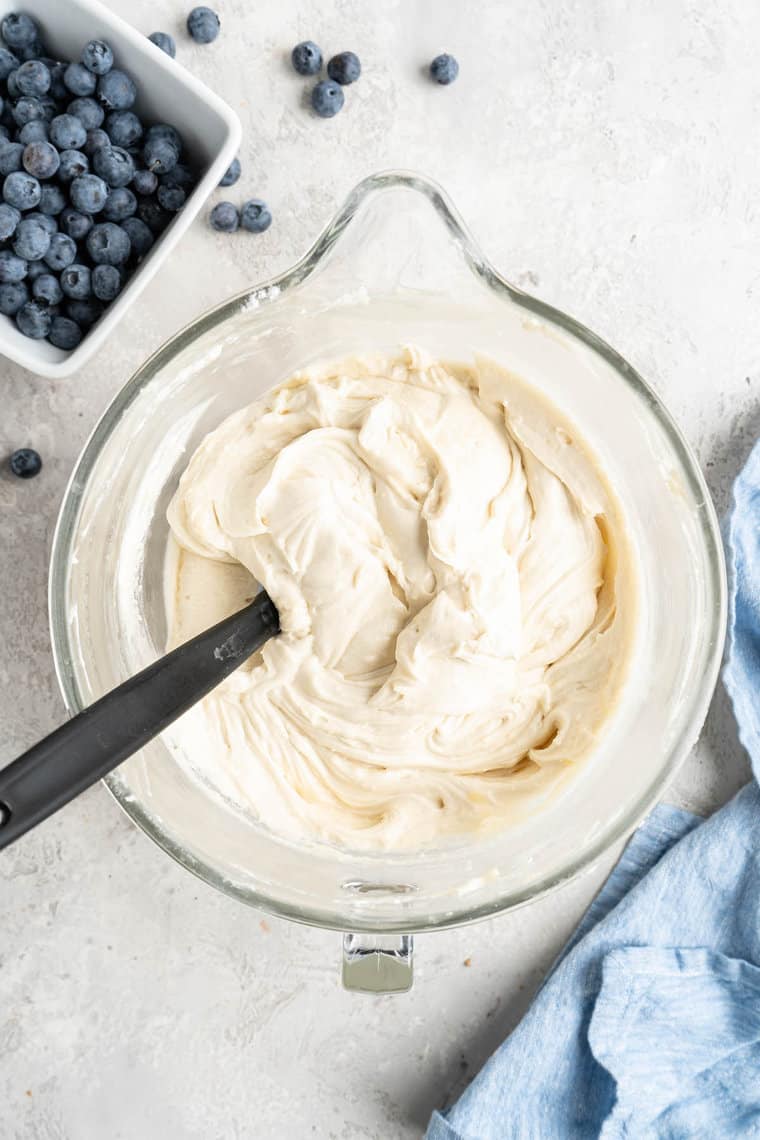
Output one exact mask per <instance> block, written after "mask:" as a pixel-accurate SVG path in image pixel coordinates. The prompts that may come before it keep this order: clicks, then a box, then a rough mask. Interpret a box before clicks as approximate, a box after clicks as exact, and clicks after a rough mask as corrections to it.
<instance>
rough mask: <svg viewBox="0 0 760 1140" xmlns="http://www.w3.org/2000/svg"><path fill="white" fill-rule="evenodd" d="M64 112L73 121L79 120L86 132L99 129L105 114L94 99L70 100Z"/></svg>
mask: <svg viewBox="0 0 760 1140" xmlns="http://www.w3.org/2000/svg"><path fill="white" fill-rule="evenodd" d="M66 111H67V113H68V114H69V115H73V116H74V118H75V119H79V121H80V123H81V124H82V126H83V127H84V129H85V130H86V131H91V130H94V129H95V128H96V127H99V126H100V125H101V123H102V122H103V119H104V118H105V114H106V113H105V111H104V110H103V108H102V107H101V105H100V103H96V102H95V100H94V99H90V98H83V99H72V100H71V102H70V103H69V105H68V107H67V108H66Z"/></svg>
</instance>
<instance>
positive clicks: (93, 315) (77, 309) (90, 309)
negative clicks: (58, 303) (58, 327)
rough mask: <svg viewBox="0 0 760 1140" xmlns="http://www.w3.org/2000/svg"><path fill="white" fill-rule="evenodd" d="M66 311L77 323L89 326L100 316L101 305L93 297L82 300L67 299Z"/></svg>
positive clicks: (101, 312)
mask: <svg viewBox="0 0 760 1140" xmlns="http://www.w3.org/2000/svg"><path fill="white" fill-rule="evenodd" d="M66 311H67V313H68V314H69V316H70V317H71V319H72V320H73V321H76V323H77V324H78V325H82V326H83V327H84V328H89V327H90V326H91V325H94V324H95V322H96V321H97V320H99V318H100V317H101V316H102V314H103V306H102V304H101V303H100V301H98V300H96V299H95V298H94V297H88V298H87V299H86V300H84V301H69V303H68V304H67V306H66Z"/></svg>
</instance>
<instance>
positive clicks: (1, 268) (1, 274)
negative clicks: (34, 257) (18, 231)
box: [0, 249, 27, 285]
mask: <svg viewBox="0 0 760 1140" xmlns="http://www.w3.org/2000/svg"><path fill="white" fill-rule="evenodd" d="M26 274H27V265H26V262H25V261H24V259H23V258H21V257H17V256H16V254H15V253H11V251H10V250H9V249H2V250H0V284H3V285H7V284H8V283H9V282H10V281H23V280H24V278H25V277H26Z"/></svg>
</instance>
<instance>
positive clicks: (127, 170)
mask: <svg viewBox="0 0 760 1140" xmlns="http://www.w3.org/2000/svg"><path fill="white" fill-rule="evenodd" d="M92 168H93V170H94V171H95V173H96V174H97V175H99V177H100V178H102V179H103V180H104V181H105V182H107V183H108V185H109V186H127V185H128V184H129V183H130V182H131V181H132V175H133V174H134V172H135V164H134V162H133V160H132V156H131V155H130V154H128V153H127V151H126V150H124V148H123V147H120V146H101V147H99V148H98V149H97V150H96V151H95V153H94V154H93V156H92Z"/></svg>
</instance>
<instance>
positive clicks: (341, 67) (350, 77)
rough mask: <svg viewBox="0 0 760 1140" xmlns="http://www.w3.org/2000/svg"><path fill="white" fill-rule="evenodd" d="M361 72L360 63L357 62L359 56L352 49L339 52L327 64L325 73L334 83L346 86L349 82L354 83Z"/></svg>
mask: <svg viewBox="0 0 760 1140" xmlns="http://www.w3.org/2000/svg"><path fill="white" fill-rule="evenodd" d="M361 73H362V65H361V63H360V62H359V57H358V55H356V54H355V53H354V52H352V51H342V52H339V54H338V55H334V56H333V57H332V59H331V60H330V61H329V63H328V64H327V74H328V75H329V76H330V78H331V79H334V80H335V82H336V83H340V85H341V87H347V86H348V84H349V83H356V80H357V79H358V78H359V76H360V75H361Z"/></svg>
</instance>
